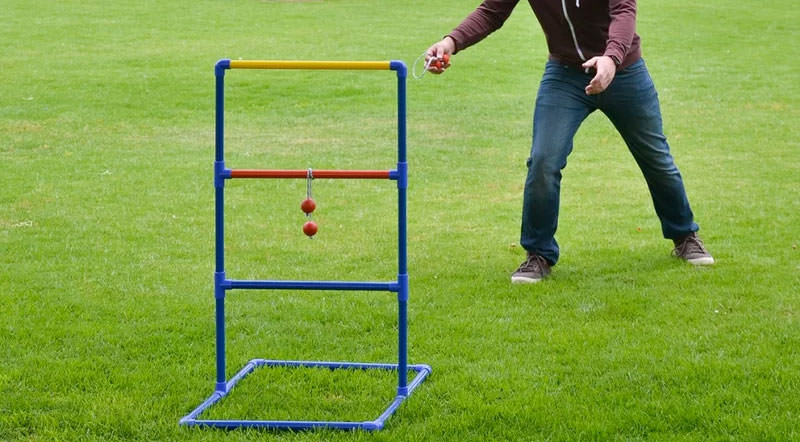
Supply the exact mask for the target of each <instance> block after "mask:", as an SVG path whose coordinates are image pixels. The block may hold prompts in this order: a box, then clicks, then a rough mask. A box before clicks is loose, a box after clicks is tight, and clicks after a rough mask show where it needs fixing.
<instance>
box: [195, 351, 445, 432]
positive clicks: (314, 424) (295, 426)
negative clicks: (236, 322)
mask: <svg viewBox="0 0 800 442" xmlns="http://www.w3.org/2000/svg"><path fill="white" fill-rule="evenodd" d="M264 366H266V367H314V368H328V369H330V370H341V369H345V370H347V369H349V370H370V369H378V370H392V371H394V370H397V369H398V366H397V364H373V363H358V362H314V361H275V360H267V359H253V360H252V361H250V362H248V363H247V365H245V366H244V368H242V369H241V370H240V371H239V373H237V374H236V375H235V376H234V377H233V378H231V380H230V381H228V383H227V384H226V391H215V392H214V394H212V395H211V396H210V397H209V398H208V399H206V401H205V402H203V403H202V404H200V406H199V407H197V408H196V409H194V410H193V411H192V412H191V413H189V414H188V415H186V416H185V417H184V418H183V419H181V421H180V423H181V424H182V425H188V426H208V427H216V428H224V429H235V428H239V427H253V428H264V429H289V430H310V429H313V428H334V429H339V430H359V429H360V430H367V431H374V430H380V429H382V428H383V426H384V424H385V423H386V420H387V419H389V418H390V417H391V416H392V414H394V412H395V410H397V408H398V407H399V406H400V404H402V403H403V401H404V400H405V399H406V398H407V397H408V396H409V395H410V394H411V392H413V391H414V389H416V388H417V386H418V385H419V384H421V383H422V381H424V380H425V378H426V377H427V376H428V375H429V374H430V373H431V367H429V366H427V365H422V364H420V365H409V366H408V367H407V368H408V370H410V371H414V372H416V376H414V379H412V381H411V383H409V384H408V391H407V392H406V393H405V394H398V395H397V396H396V397H395V398H394V400H393V401H392V402H391V403H390V404H389V406H388V407H387V408H386V410H384V411H383V413H381V415H380V416H378V417H377V418H376V419H375V420H372V421H364V422H335V421H288V420H287V421H279V420H218V419H198V418H197V417H198V416H200V414H202V413H203V412H204V411H206V410H207V409H209V408H210V407H212V406H213V405H214V404H216V403H217V402H219V401H220V400H221V399H222V398H223V397H225V396H227V395H228V393H230V391H231V389H233V387H234V386H236V384H237V383H238V382H239V381H241V380H242V379H244V378H245V377H246V376H247V375H249V374H250V373H252V372H253V371H255V369H256V368H259V367H264Z"/></svg>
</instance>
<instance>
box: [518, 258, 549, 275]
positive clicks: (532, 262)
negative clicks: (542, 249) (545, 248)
mask: <svg viewBox="0 0 800 442" xmlns="http://www.w3.org/2000/svg"><path fill="white" fill-rule="evenodd" d="M546 262H547V261H545V259H544V258H542V257H541V256H539V255H528V258H527V259H526V260H525V262H523V263H522V265H521V266H519V269H520V270H522V271H532V272H542V271H543V270H544V268H545V267H544V266H543V264H544V263H546Z"/></svg>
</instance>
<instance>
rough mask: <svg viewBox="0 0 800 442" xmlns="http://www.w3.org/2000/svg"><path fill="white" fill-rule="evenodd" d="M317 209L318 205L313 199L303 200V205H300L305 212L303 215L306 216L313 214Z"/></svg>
mask: <svg viewBox="0 0 800 442" xmlns="http://www.w3.org/2000/svg"><path fill="white" fill-rule="evenodd" d="M316 208H317V203H315V202H314V200H313V199H311V198H306V199H304V200H303V202H302V203H300V209H301V210H302V211H303V213H306V214H308V213H311V212H313V211H314V209H316Z"/></svg>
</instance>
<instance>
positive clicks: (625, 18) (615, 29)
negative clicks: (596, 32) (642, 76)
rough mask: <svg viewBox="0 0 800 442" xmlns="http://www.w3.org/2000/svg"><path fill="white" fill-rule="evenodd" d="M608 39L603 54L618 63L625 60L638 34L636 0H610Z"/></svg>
mask: <svg viewBox="0 0 800 442" xmlns="http://www.w3.org/2000/svg"><path fill="white" fill-rule="evenodd" d="M608 13H609V16H610V17H611V23H609V25H608V41H606V50H605V52H604V53H603V55H607V56H609V57H611V58H613V59H614V62H615V63H616V64H617V65H620V64H621V63H622V61H623V60H625V55H627V53H628V50H629V49H630V48H631V43H632V42H633V36H634V35H635V34H636V0H609V2H608Z"/></svg>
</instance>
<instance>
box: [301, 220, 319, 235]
mask: <svg viewBox="0 0 800 442" xmlns="http://www.w3.org/2000/svg"><path fill="white" fill-rule="evenodd" d="M303 233H305V234H306V235H308V236H314V235H315V234H316V233H317V223H315V222H314V221H306V223H305V224H303Z"/></svg>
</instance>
